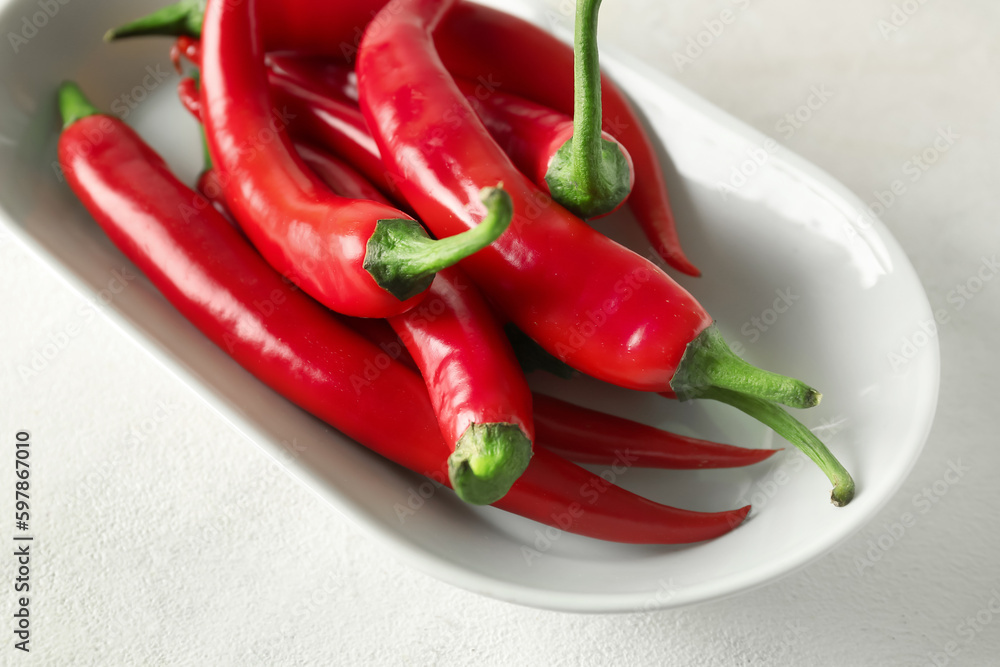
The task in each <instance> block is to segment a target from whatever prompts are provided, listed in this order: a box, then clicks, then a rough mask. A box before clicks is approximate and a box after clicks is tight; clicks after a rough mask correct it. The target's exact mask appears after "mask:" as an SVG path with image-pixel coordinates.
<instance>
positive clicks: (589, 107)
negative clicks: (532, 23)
mask: <svg viewBox="0 0 1000 667" xmlns="http://www.w3.org/2000/svg"><path fill="white" fill-rule="evenodd" d="M600 7H601V0H578V1H577V5H576V27H575V33H574V43H573V45H574V49H575V50H574V59H573V76H574V80H573V90H574V101H573V136H572V137H571V138H570V139H569V141H567V142H566V143H565V144H563V145H562V146H561V147H560V148H559V150H558V151H556V155H555V156H554V158H553V160H552V163H551V165H550V166H549V170H548V172H547V173H546V175H545V180H546V182H547V183H548V185H549V191H550V192H551V193H552V196H553V198H555V200H556V201H558V202H559V203H560V204H562V205H563V206H565V207H566V208H568V209H569V210H570V211H572V212H573V213H575V214H577V215H578V216H580V217H582V218H584V219H586V218H593V217H596V216H599V215H603V214H605V213H610V212H611V211H613V210H614V209H616V208H617V207H618V206H619V205H620V204H621V203H622V202H623V201H625V198H626V197H628V194H629V192H630V190H631V183H632V177H631V166H630V165H629V161H628V159H627V158H626V157H625V155H624V154H623V153H622V148H621V146H620V145H619V144H618V143H617V142H614V141H608V140H607V139H605V138H604V137H603V136H602V134H601V64H600V58H599V55H598V49H597V14H598V10H599V9H600Z"/></svg>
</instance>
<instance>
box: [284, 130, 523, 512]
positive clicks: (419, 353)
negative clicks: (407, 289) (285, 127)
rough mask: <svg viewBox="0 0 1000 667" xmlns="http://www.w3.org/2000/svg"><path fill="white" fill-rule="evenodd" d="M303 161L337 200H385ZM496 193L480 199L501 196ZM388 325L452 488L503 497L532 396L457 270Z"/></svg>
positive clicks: (462, 493) (479, 499)
mask: <svg viewBox="0 0 1000 667" xmlns="http://www.w3.org/2000/svg"><path fill="white" fill-rule="evenodd" d="M299 152H300V154H303V153H302V149H301V148H300V149H299ZM303 156H304V157H305V158H306V162H307V163H309V164H310V165H311V166H312V167H313V169H314V171H317V173H318V174H319V176H320V178H322V180H323V182H324V183H326V184H327V185H328V186H329V187H330V189H331V190H333V191H334V192H336V193H337V194H339V195H342V196H349V193H355V194H359V195H360V196H361V197H363V198H369V199H371V200H373V201H382V202H384V201H385V199H384V198H383V197H382V195H381V194H380V193H378V192H377V191H376V190H375V188H374V187H373V186H372V185H371V184H370V183H369V182H368V181H366V180H365V179H364V177H362V176H361V175H360V174H358V173H357V172H356V171H354V170H353V169H351V168H350V167H348V166H346V165H338V168H337V169H331V168H330V166H331V164H332V160H333V158H332V157H331V156H326V162H327V163H323V162H320V163H316V161H317V159H318V158H321V157H323V154H322V153H321V152H319V151H315V150H311V152H310V153H307V154H304V155H303ZM310 157H312V159H313V163H310V159H309V158H310ZM314 163H315V164H314ZM317 167H318V169H317ZM494 192H495V193H494V194H490V195H485V196H484V197H483V200H484V201H489V199H490V198H491V197H495V196H505V195H503V193H502V191H494ZM507 205H508V206H509V200H507ZM508 215H509V214H508ZM388 321H389V324H390V325H391V326H392V328H393V329H394V330H395V332H396V333H397V335H398V336H399V338H400V339H401V340H402V341H403V342H404V344H405V346H406V349H407V350H408V351H409V353H410V357H411V359H412V360H413V361H414V362H415V363H416V366H417V368H418V369H419V371H420V373H421V375H422V376H423V378H424V381H425V382H426V384H427V389H428V392H429V394H430V398H431V404H432V405H433V406H434V413H435V415H437V420H438V424H439V425H440V426H441V433H442V435H443V436H444V439H445V442H446V443H448V445H449V447H451V448H452V449H453V450H454V451H453V452H452V454H451V456H449V457H448V479H449V480H450V481H451V487H452V488H453V489H454V490H455V493H457V494H458V496H459V497H460V498H461V499H462V500H464V501H466V502H468V503H472V504H475V505H489V504H491V503H494V502H496V501H497V500H499V499H500V498H503V497H504V495H506V494H507V492H508V491H509V490H510V487H511V485H512V484H513V483H514V482H515V481H516V480H517V478H518V477H520V475H521V474H522V473H523V472H524V470H525V468H527V466H528V461H529V460H530V459H531V453H532V441H533V440H534V425H533V422H532V417H531V391H530V390H529V389H528V384H527V382H526V381H525V379H524V373H523V372H522V371H521V368H520V366H518V362H517V358H516V357H515V356H514V351H513V350H512V349H511V347H510V343H509V342H508V341H507V338H506V337H505V336H504V333H503V330H502V329H501V328H500V324H499V323H498V322H497V321H496V318H495V317H494V315H493V313H492V312H491V311H490V308H489V306H488V305H487V304H486V301H485V300H484V299H483V297H482V296H481V295H480V294H479V290H478V289H476V287H475V285H473V284H472V282H471V281H470V280H469V279H468V278H467V277H465V276H464V275H463V274H462V272H461V271H460V270H459V269H457V268H455V267H450V268H448V269H444V270H443V271H440V272H438V274H437V276H435V278H434V282H433V283H432V284H431V286H430V289H429V290H428V291H427V297H426V298H425V299H424V300H423V301H422V302H421V303H419V304H417V305H416V306H414V307H413V308H411V309H410V310H409V311H407V312H405V313H403V314H402V315H396V316H395V317H391V318H389V320H388Z"/></svg>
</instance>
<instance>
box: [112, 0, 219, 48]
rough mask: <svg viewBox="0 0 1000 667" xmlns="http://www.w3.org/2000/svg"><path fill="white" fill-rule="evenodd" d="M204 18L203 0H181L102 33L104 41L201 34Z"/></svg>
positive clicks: (195, 35)
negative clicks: (145, 36) (144, 36)
mask: <svg viewBox="0 0 1000 667" xmlns="http://www.w3.org/2000/svg"><path fill="white" fill-rule="evenodd" d="M204 18H205V3H204V0H181V2H178V3H176V4H173V5H167V6H166V7H163V8H162V9H158V10H156V11H155V12H153V13H152V14H147V15H146V16H143V17H142V18H139V19H136V20H135V21H132V22H130V23H126V24H125V25H123V26H119V27H117V28H112V29H111V30H108V31H107V32H106V33H104V41H105V42H113V41H114V40H116V39H123V38H125V37H139V36H142V35H175V36H180V35H188V36H191V37H197V36H199V35H201V25H202V21H203V20H204Z"/></svg>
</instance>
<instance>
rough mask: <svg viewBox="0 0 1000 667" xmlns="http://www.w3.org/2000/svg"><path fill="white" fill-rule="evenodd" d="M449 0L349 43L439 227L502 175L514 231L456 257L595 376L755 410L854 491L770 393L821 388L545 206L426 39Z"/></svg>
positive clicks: (842, 493)
mask: <svg viewBox="0 0 1000 667" xmlns="http://www.w3.org/2000/svg"><path fill="white" fill-rule="evenodd" d="M453 4H454V2H453V1H449V0H399V2H397V3H394V5H393V6H392V7H391V9H390V8H387V9H386V10H383V11H382V12H381V13H380V14H379V15H378V16H377V17H376V19H375V22H376V23H373V25H375V24H377V25H379V28H378V29H377V30H369V31H368V32H366V33H365V36H364V38H363V39H362V43H361V49H360V53H359V55H358V62H357V73H358V88H359V97H360V101H361V107H362V111H363V112H364V114H365V118H366V120H367V121H368V126H369V128H370V129H371V131H372V134H373V135H374V136H375V139H376V141H377V142H378V144H379V150H380V152H381V154H382V158H383V161H384V162H385V163H386V165H387V166H388V167H389V169H391V170H392V171H393V172H394V173H395V174H396V176H397V177H398V178H399V179H400V183H399V184H400V189H401V190H402V192H403V194H404V196H405V197H406V200H407V201H408V202H409V203H410V205H411V206H412V207H413V209H414V210H415V211H416V212H417V213H418V214H420V215H421V216H423V217H424V218H425V219H427V220H429V221H431V222H430V224H431V229H432V230H433V231H434V233H435V234H436V235H438V236H439V237H447V236H449V235H450V234H455V233H459V232H461V231H463V230H464V229H467V228H468V226H469V225H470V224H472V222H473V220H474V216H475V215H477V212H478V209H477V204H476V202H475V201H473V199H472V197H471V195H472V193H474V192H476V190H477V189H478V188H479V187H483V186H484V185H488V184H489V183H496V182H502V183H504V187H505V188H506V189H507V191H508V192H509V193H510V194H511V197H512V200H513V202H514V211H515V216H514V220H513V222H512V223H511V228H510V231H509V232H508V233H507V234H505V235H504V236H503V237H502V238H501V239H499V241H498V242H497V243H495V244H493V245H491V246H490V247H489V248H487V249H485V250H484V251H483V252H480V253H477V254H476V255H473V256H472V257H469V258H468V259H466V260H465V261H463V262H462V268H463V269H465V270H466V271H467V272H468V273H469V274H470V275H471V276H472V277H473V279H474V280H475V281H476V282H477V284H479V286H480V287H481V288H482V289H483V291H484V292H485V293H486V294H487V295H488V296H489V298H490V300H491V301H492V302H493V304H494V305H495V306H496V307H497V308H498V309H499V310H500V312H501V314H502V315H504V316H506V317H507V318H508V319H509V320H511V321H512V322H513V323H514V324H516V325H517V326H518V327H519V328H520V329H521V330H522V331H523V332H524V333H526V334H528V335H529V336H530V337H531V338H533V339H534V340H535V341H537V342H538V343H539V344H541V345H542V347H544V348H545V349H546V350H547V351H549V352H550V353H551V354H553V355H554V356H555V357H557V358H558V359H560V360H562V361H564V362H566V363H567V364H569V365H570V366H571V367H573V368H576V369H577V370H580V371H583V372H584V373H587V374H589V375H592V376H594V377H597V378H599V379H602V380H605V381H608V382H611V383H613V384H618V385H620V386H623V387H628V388H631V389H637V390H640V391H658V392H661V393H663V394H664V395H666V396H670V397H676V398H680V399H681V400H689V399H694V398H709V399H713V400H717V401H720V402H724V403H727V404H728V405H731V406H733V407H736V408H737V409H739V410H742V411H744V412H746V413H747V414H750V415H751V416H753V417H754V418H756V419H758V420H760V421H762V422H763V423H765V424H767V425H768V426H769V427H771V428H773V429H775V430H776V431H777V432H779V433H780V434H781V435H782V436H783V437H785V438H787V439H789V440H790V441H791V442H793V443H794V444H795V445H796V446H798V447H800V448H801V449H802V450H803V451H804V452H806V454H807V455H809V456H810V457H811V458H812V459H813V460H814V461H815V462H816V463H817V465H819V467H820V468H821V469H822V470H823V471H824V473H825V474H826V475H827V477H828V478H829V479H830V481H831V482H832V483H833V485H834V488H833V491H832V493H831V502H833V504H835V505H837V506H843V505H846V504H847V503H849V502H850V501H851V499H853V497H854V493H855V485H854V480H853V479H852V478H851V476H850V473H848V472H847V470H846V469H845V468H844V467H843V465H841V464H840V462H839V461H838V460H837V459H836V457H834V456H833V455H832V453H830V451H829V450H828V449H827V448H826V446H825V445H823V443H822V442H820V441H819V440H818V439H817V438H816V437H815V436H814V435H813V434H812V433H811V432H810V431H809V430H808V429H807V428H805V427H804V426H803V425H802V424H801V423H799V422H798V421H797V420H795V419H794V418H793V417H791V415H789V414H788V413H787V412H784V411H783V410H781V409H780V408H779V407H778V405H777V403H783V404H785V405H789V406H792V407H800V408H804V407H812V406H814V405H817V404H818V403H819V400H820V397H821V394H820V393H819V392H818V391H816V390H815V389H813V388H812V387H809V386H808V385H806V384H804V383H802V382H800V381H798V380H795V379H793V378H788V377H785V376H781V375H777V374H775V373H769V372H767V371H763V370H761V369H758V368H755V367H754V366H752V365H750V364H748V363H747V362H745V361H744V360H742V359H741V358H739V357H738V356H736V355H735V354H734V353H733V352H732V351H731V350H730V349H729V347H728V345H727V344H726V343H725V341H724V340H723V338H722V336H721V334H720V333H719V331H718V329H717V328H716V327H715V325H714V323H713V322H712V320H711V318H710V317H709V316H708V313H706V312H705V310H704V308H702V307H701V305H700V304H699V303H698V302H697V301H696V300H695V299H694V298H693V297H692V296H691V295H690V294H688V293H687V292H686V291H685V290H684V289H683V288H681V287H680V286H679V285H678V284H677V283H675V282H674V281H673V280H671V279H670V277H668V276H667V275H666V274H665V273H663V272H662V271H660V270H659V269H658V268H657V267H656V266H655V265H653V264H652V263H651V262H649V261H648V260H646V259H644V258H642V257H640V256H638V255H636V254H635V253H633V252H631V251H629V250H627V249H625V248H623V247H622V246H620V245H618V244H616V243H614V242H613V241H611V240H610V239H608V238H607V237H605V236H603V235H602V234H599V233H597V232H595V231H594V230H592V229H591V228H590V227H588V226H587V225H586V224H584V223H582V222H581V221H580V220H579V219H577V218H575V217H574V216H573V215H571V214H570V213H568V212H567V211H566V210H565V209H563V208H562V207H560V206H558V205H556V204H553V203H552V202H551V200H549V199H548V198H547V197H546V196H545V195H544V193H541V192H539V191H538V190H537V188H535V187H534V186H533V185H532V184H531V183H530V182H529V181H528V180H527V179H526V178H525V177H524V176H522V175H521V174H520V172H518V171H517V169H516V168H515V167H514V165H513V164H512V163H511V162H510V160H509V159H508V158H507V156H506V155H505V154H504V152H503V151H502V150H501V149H500V147H499V146H497V144H496V142H494V141H493V140H492V138H490V137H489V135H488V133H487V131H486V128H485V127H483V125H482V123H481V122H480V121H479V119H478V117H477V116H476V114H475V112H474V111H473V109H472V108H471V107H470V106H469V104H468V102H467V101H466V99H465V97H464V96H463V95H462V92H461V91H460V90H459V89H458V86H457V85H456V84H455V82H454V80H453V78H452V77H451V75H449V74H448V72H447V71H446V70H445V67H444V64H443V63H442V62H441V60H440V58H438V56H437V54H436V51H435V48H434V41H433V37H432V34H433V31H434V28H435V26H436V25H437V23H438V21H440V19H441V17H442V16H443V15H444V14H445V13H447V11H448V9H449V8H450V7H451V6H452V5H453Z"/></svg>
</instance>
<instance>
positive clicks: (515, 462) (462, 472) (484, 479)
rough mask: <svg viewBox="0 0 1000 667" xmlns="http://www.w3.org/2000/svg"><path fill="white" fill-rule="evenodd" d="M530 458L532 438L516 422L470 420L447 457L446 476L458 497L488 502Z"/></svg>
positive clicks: (507, 486)
mask: <svg viewBox="0 0 1000 667" xmlns="http://www.w3.org/2000/svg"><path fill="white" fill-rule="evenodd" d="M530 460H531V440H529V439H528V436H526V435H525V434H524V431H522V430H521V429H520V427H518V426H517V425H515V424H502V423H501V424H471V425H470V426H469V428H467V429H465V433H463V434H462V437H461V438H459V440H458V443H457V444H456V446H455V451H454V453H452V455H451V456H449V457H448V477H449V478H450V479H451V485H452V488H453V489H455V493H457V494H458V496H459V498H461V499H462V500H464V501H465V502H467V503H471V504H473V505H490V504H492V503H495V502H497V501H498V500H500V499H501V498H503V497H504V496H505V495H507V492H508V491H509V490H510V487H511V485H512V484H513V483H514V482H515V481H517V479H518V478H519V477H520V476H521V473H523V472H524V471H525V469H526V468H527V467H528V462H529V461H530Z"/></svg>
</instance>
